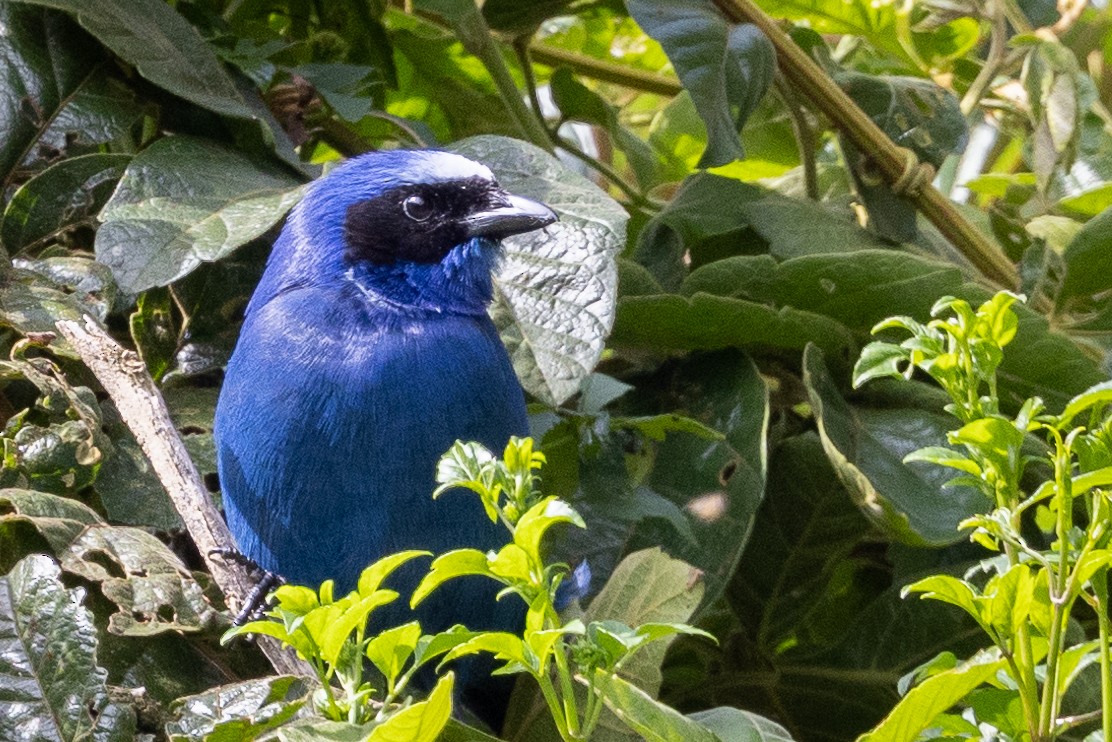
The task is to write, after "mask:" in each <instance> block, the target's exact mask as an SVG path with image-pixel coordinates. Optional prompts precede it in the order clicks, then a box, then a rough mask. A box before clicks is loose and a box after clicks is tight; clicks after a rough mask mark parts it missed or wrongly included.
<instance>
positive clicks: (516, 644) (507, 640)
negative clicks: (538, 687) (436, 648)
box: [440, 631, 540, 672]
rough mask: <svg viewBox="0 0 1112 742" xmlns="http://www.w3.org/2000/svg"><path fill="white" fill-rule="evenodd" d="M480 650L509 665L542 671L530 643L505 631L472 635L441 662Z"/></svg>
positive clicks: (476, 652)
mask: <svg viewBox="0 0 1112 742" xmlns="http://www.w3.org/2000/svg"><path fill="white" fill-rule="evenodd" d="M479 652H487V653H489V654H493V655H494V658H495V659H496V660H501V661H503V662H505V663H506V664H507V665H521V666H522V667H527V668H529V669H530V670H531V671H532V672H539V671H540V664H539V663H538V662H537V657H536V656H535V655H533V653H532V651H531V650H529V648H528V645H526V644H525V642H524V641H523V640H522V638H521V637H520V636H518V635H517V634H510V633H507V632H505V631H485V632H482V633H480V634H477V635H475V636H473V637H471V638H470V639H468V640H467V641H465V642H463V643H462V644H459V645H457V646H455V647H453V648H452V649H451V651H449V652H448V653H447V654H446V655H444V659H443V660H441V661H440V664H441V665H444V664H445V663H447V662H451V661H452V660H454V659H457V658H459V657H466V656H467V655H469V654H478V653H479Z"/></svg>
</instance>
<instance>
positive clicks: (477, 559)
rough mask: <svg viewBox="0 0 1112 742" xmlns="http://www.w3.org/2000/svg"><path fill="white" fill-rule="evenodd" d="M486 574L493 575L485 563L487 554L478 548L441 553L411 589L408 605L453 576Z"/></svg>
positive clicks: (413, 603) (420, 599)
mask: <svg viewBox="0 0 1112 742" xmlns="http://www.w3.org/2000/svg"><path fill="white" fill-rule="evenodd" d="M464 575H487V576H489V577H494V574H493V573H492V572H491V571H490V567H489V566H488V564H487V556H486V554H484V553H483V552H481V551H479V550H478V549H457V550H456V551H449V552H448V553H447V554H441V555H440V556H438V557H437V558H436V559H434V560H433V562H432V566H431V567H429V573H428V574H427V575H425V576H424V578H423V579H422V580H421V583H420V584H419V585H417V589H416V590H414V591H413V597H412V598H410V601H409V605H410V607H412V608H416V607H417V606H418V605H419V604H420V603H421V601H422V600H424V599H425V598H427V597H428V596H429V594H430V593H432V591H433V590H435V589H436V588H437V587H439V586H440V585H442V584H443V583H445V582H447V581H448V580H451V579H453V578H455V577H463V576H464Z"/></svg>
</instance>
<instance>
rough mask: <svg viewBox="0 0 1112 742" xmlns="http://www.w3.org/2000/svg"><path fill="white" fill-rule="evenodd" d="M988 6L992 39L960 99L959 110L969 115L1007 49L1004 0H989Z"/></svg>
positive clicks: (990, 82)
mask: <svg viewBox="0 0 1112 742" xmlns="http://www.w3.org/2000/svg"><path fill="white" fill-rule="evenodd" d="M988 8H989V9H991V12H992V40H991V41H990V42H989V47H988V56H987V57H986V58H985V64H984V66H983V67H981V71H980V72H978V73H977V77H976V78H974V80H973V83H972V84H971V85H970V86H969V90H967V91H966V92H965V95H964V96H962V99H961V112H962V113H963V114H965V115H966V116H969V115H970V114H971V113H972V112H973V110H974V109H975V108H976V107H977V104H978V103H980V102H981V98H983V97H984V94H985V91H986V90H988V87H989V85H991V84H992V81H993V79H994V78H995V77H996V73H997V71H998V70H999V69H1000V65H1001V64H1002V63H1003V61H1004V53H1005V52H1006V51H1007V41H1008V18H1007V16H1006V15H1005V14H1004V0H990V4H989V5H988Z"/></svg>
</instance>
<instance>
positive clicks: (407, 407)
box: [215, 151, 556, 717]
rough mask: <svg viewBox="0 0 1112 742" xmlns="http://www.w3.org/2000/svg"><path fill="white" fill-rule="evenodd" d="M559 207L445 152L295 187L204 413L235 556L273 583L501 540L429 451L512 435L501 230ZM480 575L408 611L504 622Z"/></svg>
mask: <svg viewBox="0 0 1112 742" xmlns="http://www.w3.org/2000/svg"><path fill="white" fill-rule="evenodd" d="M555 219H556V215H555V214H554V213H553V212H552V210H551V209H549V208H548V207H547V206H544V205H543V204H540V203H537V202H535V201H531V200H529V199H525V198H521V197H519V196H514V195H511V194H510V193H508V192H506V191H505V190H504V189H503V188H501V187H500V186H499V185H498V183H497V181H496V180H495V178H494V176H493V174H492V173H491V171H490V170H489V169H487V168H486V167H484V166H482V165H480V164H477V163H475V162H472V161H470V160H468V159H466V158H464V157H461V156H459V155H454V154H449V153H445V152H433V151H393V152H375V153H371V154H367V155H363V156H360V157H356V158H354V159H351V160H349V161H347V162H346V163H344V164H342V165H340V166H338V167H337V168H335V169H334V170H333V171H332V172H330V173H329V174H328V175H327V176H325V177H324V178H322V179H320V180H319V181H317V182H316V183H314V184H312V185H311V186H310V187H309V188H308V190H307V192H306V194H305V197H304V199H303V200H302V201H301V202H300V203H299V204H298V205H297V206H296V207H295V208H294V210H293V212H292V213H291V215H290V217H289V219H288V221H287V223H286V226H285V228H284V229H283V231H282V233H281V236H280V237H279V238H278V240H277V242H276V244H275V246H274V251H273V253H272V254H271V256H270V260H269V262H268V263H267V267H266V271H265V273H264V274H263V277H262V280H261V282H260V283H259V285H258V288H257V289H256V291H255V294H254V296H253V297H252V299H251V302H250V304H249V305H248V307H247V316H246V320H245V322H244V325H243V329H242V331H241V334H240V338H239V342H238V344H237V346H236V349H235V352H234V354H233V355H232V358H231V361H230V362H229V364H228V370H227V375H226V377H225V380H224V386H223V389H222V390H221V393H220V400H219V404H218V405H217V410H216V426H215V434H216V442H217V453H218V461H219V473H220V482H221V487H222V489H223V494H224V510H225V513H226V515H227V519H228V525H229V527H230V528H231V531H232V534H233V536H234V537H235V540H236V543H237V545H238V547H239V549H240V550H241V551H242V552H243V553H244V555H246V556H247V557H250V558H251V559H253V560H254V561H255V562H257V563H258V565H259V566H261V567H262V568H264V569H266V570H268V571H270V572H273V573H275V574H277V575H280V576H281V577H283V578H284V579H286V580H288V581H291V582H295V583H299V584H306V585H316V584H319V583H320V582H322V581H324V580H325V579H329V578H331V579H335V580H336V583H337V587H338V589H340V590H348V589H352V588H353V587H354V585H355V581H356V579H357V578H358V576H359V573H360V571H361V570H362V569H363V568H364V567H365V566H367V565H368V564H369V563H371V562H372V561H374V560H376V559H378V558H380V557H382V556H385V555H386V554H390V553H394V552H397V551H401V550H403V549H427V550H429V551H432V552H434V553H443V552H445V551H448V550H450V549H454V548H460V547H465V546H466V547H478V548H483V549H486V548H492V547H495V546H498V545H500V544H501V543H502V542H503V541H504V538H505V537H504V535H502V534H500V533H499V530H498V529H497V528H496V526H495V525H494V524H492V523H490V521H489V520H488V519H487V518H486V517H485V515H484V513H483V510H482V506H481V505H480V503H479V502H478V500H477V499H475V498H470V497H446V498H441V499H440V500H439V501H436V502H434V501H433V500H432V499H431V493H432V491H433V489H434V486H435V483H434V475H435V467H436V462H437V460H438V459H439V457H440V456H441V454H443V453H444V452H445V451H447V450H448V448H449V447H451V445H452V444H453V443H454V442H455V441H456V440H457V439H463V440H477V441H479V442H481V443H483V444H484V445H486V446H487V447H488V448H490V449H492V450H495V451H499V450H501V448H502V447H503V446H505V444H506V441H507V440H508V439H509V437H510V436H511V435H525V434H527V431H528V428H527V425H526V417H525V401H524V396H523V393H522V390H521V386H520V384H519V383H518V380H517V378H516V376H515V375H514V372H513V369H512V367H511V365H510V361H509V357H508V355H507V353H506V350H505V348H504V346H503V345H502V342H501V340H500V339H499V337H498V333H497V332H496V331H495V328H494V325H493V323H492V322H491V320H490V319H489V317H488V316H487V313H486V309H487V306H488V305H489V303H490V301H491V297H492V291H493V289H492V283H491V280H492V279H491V271H492V269H493V268H494V266H495V264H496V262H497V260H498V257H499V253H500V240H501V239H502V238H503V237H506V236H509V235H513V234H519V233H523V232H528V231H531V230H535V229H540V228H543V227H545V226H546V225H548V224H551V223H552V222H553V221H555ZM416 577H417V575H416V574H415V573H411V574H410V579H412V581H413V584H411V585H409V587H412V586H413V585H415V583H416ZM496 587H497V586H496V585H495V584H494V583H493V582H490V581H484V580H482V579H481V578H467V579H463V580H459V581H457V582H453V583H451V584H449V585H446V586H444V587H443V588H442V589H441V591H440V592H439V593H438V594H436V595H434V596H433V598H430V600H429V601H427V602H426V604H423V605H422V608H421V610H420V612H419V618H420V619H421V621H422V626H423V628H424V629H425V631H426V633H428V632H432V631H439V630H443V629H445V628H448V627H449V626H450V625H452V624H454V623H463V624H466V625H467V626H468V627H469V628H473V629H510V628H512V627H513V625H514V624H515V623H517V622H519V621H520V616H521V613H522V611H521V606H520V605H514V604H513V603H514V601H508V600H503V601H499V602H497V603H496V602H495V600H494V595H495V593H496ZM403 595H404V590H403ZM462 680H463V678H462V677H461V681H462ZM484 695H485V694H484ZM475 700H476V699H470V703H472V704H473V705H477V706H480V707H481V705H482V704H481V703H478V704H476V703H475ZM468 701H469V699H467V698H466V696H465V702H468ZM496 704H497V702H496ZM479 711H480V715H483V714H482V713H481V711H482V709H481V708H480V709H479ZM497 714H498V711H497V710H496V711H495V712H494V716H495V717H496V716H497ZM489 716H490V715H489V714H488V717H489Z"/></svg>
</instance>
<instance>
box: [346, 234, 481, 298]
mask: <svg viewBox="0 0 1112 742" xmlns="http://www.w3.org/2000/svg"><path fill="white" fill-rule="evenodd" d="M501 252H502V251H501V246H500V245H499V244H498V243H496V242H492V241H491V240H486V239H481V238H479V239H473V240H469V241H468V242H466V243H464V244H462V245H459V246H457V247H455V248H453V249H452V250H451V252H449V253H448V254H447V255H446V256H445V257H444V259H443V260H441V261H440V262H439V263H432V264H429V263H410V262H405V261H397V262H394V263H389V264H385V265H381V264H375V263H370V262H365V261H360V262H357V263H354V264H352V266H351V267H350V268H349V269H348V271H347V272H346V274H345V276H344V277H345V278H346V279H347V280H349V281H351V282H352V283H354V284H355V286H356V288H358V289H359V291H360V293H361V294H362V295H363V296H364V297H366V298H367V299H368V300H369V301H371V302H373V303H375V304H377V305H382V306H390V307H392V308H394V309H397V310H402V311H407V310H408V311H415V312H429V311H432V312H437V313H444V314H470V315H481V314H484V313H485V312H486V308H487V306H489V304H490V302H491V298H492V297H493V292H494V288H493V279H492V276H491V274H492V272H493V270H494V269H495V268H496V267H497V264H498V261H499V259H500V258H501Z"/></svg>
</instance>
